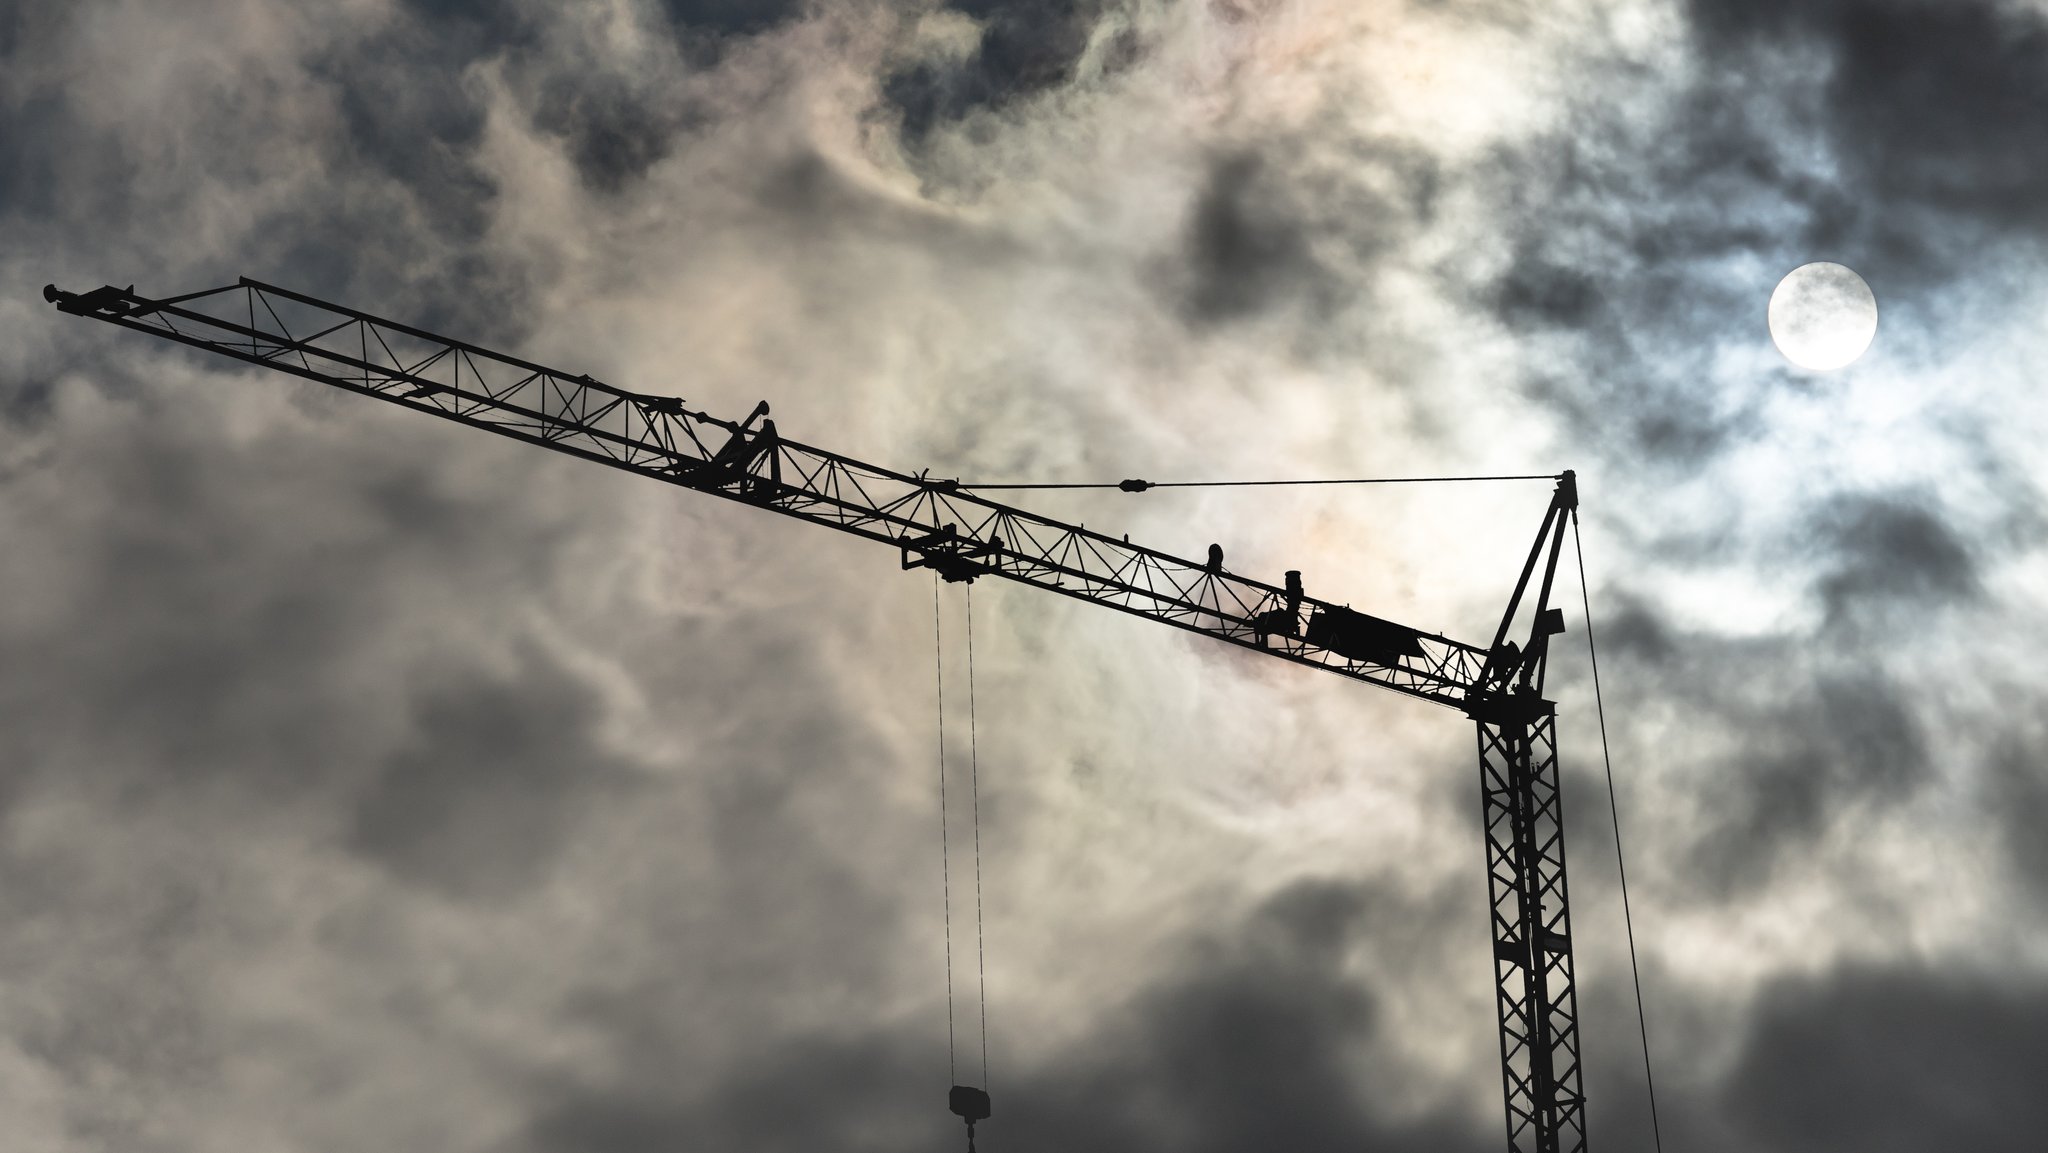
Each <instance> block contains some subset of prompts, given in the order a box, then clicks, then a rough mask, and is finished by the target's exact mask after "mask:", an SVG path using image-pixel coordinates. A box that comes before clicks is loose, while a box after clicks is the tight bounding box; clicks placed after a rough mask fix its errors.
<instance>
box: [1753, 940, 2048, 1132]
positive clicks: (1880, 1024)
mask: <svg viewBox="0 0 2048 1153" xmlns="http://www.w3.org/2000/svg"><path fill="white" fill-rule="evenodd" d="M2044 1081H2048V989H2044V988H2043V987H2042V986H2040V985H2039V984H2012V983H2002V982H1999V981H1995V980H1991V979H1972V978H1970V977H1968V976H1958V975H1944V974H1939V973H1933V972H1928V971H1925V970H1920V969H1914V968H1850V969H1846V970H1840V971H1834V972H1829V973H1826V974H1824V975H1822V976H1820V977H1815V978H1796V979H1791V980H1786V981H1783V982H1780V983H1778V984H1776V985H1774V986H1773V987H1771V988H1769V989H1767V990H1766V991H1765V993H1764V996H1763V998H1762V1001H1761V1003H1760V1004H1759V1006H1758V1008H1757V1010H1756V1016H1755V1019H1754V1021H1753V1022H1752V1023H1751V1027H1750V1035H1749V1039H1748V1042H1747V1044H1746V1046H1745V1048H1744V1050H1743V1053H1742V1056H1741V1057H1740V1058H1739V1060H1738V1061H1737V1063H1736V1066H1735V1068H1734V1071H1733V1073H1732V1074H1731V1076H1730V1078H1729V1081H1728V1085H1727V1088H1726V1089H1725V1090H1724V1092H1723V1093H1722V1094H1721V1096H1720V1100H1719V1102H1718V1104H1719V1106H1720V1108H1721V1109H1723V1110H1725V1113H1724V1114H1723V1119H1724V1120H1725V1123H1726V1124H1727V1126H1728V1127H1729V1128H1730V1129H1732V1130H1734V1135H1735V1136H1736V1138H1737V1140H1738V1142H1739V1143H1740V1144H1741V1145H1743V1146H1744V1147H1747V1148H1753V1149H1759V1150H1765V1151H1778V1150H1786V1151H1790V1150H1801V1151H1811V1153H1834V1151H1837V1150H1840V1151H1844V1153H1846V1151H1848V1150H1855V1151H1856V1153H1920V1151H1922V1150H1926V1149H1935V1148H1949V1149H1971V1150H1985V1151H1986V1153H2005V1151H2011V1153H2020V1151H2021V1150H2033V1149H2038V1148H2040V1144H2041V1133H2042V1128H2043V1126H2044V1125H2048V1104H2044V1102H2043V1098H2042V1096H2041V1092H2040V1087H2041V1085H2042V1084H2043V1083H2044Z"/></svg>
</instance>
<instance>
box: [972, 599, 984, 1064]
mask: <svg viewBox="0 0 2048 1153" xmlns="http://www.w3.org/2000/svg"><path fill="white" fill-rule="evenodd" d="M967 771H968V781H969V782H970V785H971V789H972V796H973V801H974V808H973V813H974V951H975V959H976V961H977V963H978V965H979V967H980V970H981V975H980V978H979V980H980V985H981V1087H982V1089H983V1090H984V1091H985V1090H987V1089H988V944H987V939H986V937H985V936H984V933H983V930H982V922H983V917H982V911H981V751H980V738H979V737H978V736H977V735H976V732H975V720H974V585H973V584H972V583H969V584H968V586H967Z"/></svg>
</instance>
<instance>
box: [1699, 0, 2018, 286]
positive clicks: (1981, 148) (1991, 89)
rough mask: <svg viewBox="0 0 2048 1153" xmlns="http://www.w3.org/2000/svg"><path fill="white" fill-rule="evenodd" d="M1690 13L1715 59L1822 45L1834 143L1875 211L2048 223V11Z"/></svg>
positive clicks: (1708, 2)
mask: <svg viewBox="0 0 2048 1153" xmlns="http://www.w3.org/2000/svg"><path fill="white" fill-rule="evenodd" d="M1689 10H1690V12H1691V14H1692V18H1693V21H1694V24H1695V26H1696V27H1697V28H1698V30H1699V32H1700V38H1701V42H1702V44H1703V45H1704V46H1705V48H1706V49H1707V51H1708V53H1709V63H1710V65H1711V66H1713V67H1717V68H1721V67H1730V66H1736V67H1740V65H1741V62H1742V59H1743V57H1744V56H1746V55H1749V56H1753V55H1754V54H1756V53H1759V52H1763V51H1774V50H1782V49H1783V48H1784V47H1785V46H1786V44H1787V42H1788V41H1791V42H1793V43H1799V44H1803V45H1808V46H1811V47H1814V48H1816V49H1818V50H1819V51H1820V52H1821V53H1822V54H1823V56H1824V58H1825V65H1826V67H1828V68H1829V69H1830V70H1829V72H1828V74H1827V80H1826V88H1825V114H1826V117H1827V131H1828V139H1829V142H1830V144H1831V145H1832V146H1833V147H1834V148H1835V149H1836V150H1837V152H1838V153H1839V154H1840V155H1841V156H1842V158H1843V159H1845V160H1846V161H1848V163H1849V170H1848V172H1847V173H1846V174H1845V184H1846V185H1848V186H1849V187H1851V188H1853V189H1854V190H1855V195H1856V197H1857V198H1858V199H1859V200H1870V201H1874V204H1872V207H1871V211H1872V212H1873V213H1874V214H1879V215H1882V214H1885V213H1887V212H1892V211H1897V210H1899V209H1902V208H1907V207H1911V206H1924V207H1927V208H1931V209H1935V210H1938V211H1940V212H1942V213H1945V214H1949V215H1950V216H1952V217H1953V218H1955V219H1956V220H1958V221H1967V222H1968V224H1967V228H1968V229H1970V230H1975V229H1977V228H1979V227H1981V226H1983V225H1985V224H1989V225H1992V226H1994V227H1995V226H1997V225H2020V226H2024V227H2026V228H2028V229H2031V230H2039V229H2041V228H2043V227H2044V226H2048V168H2044V166H2043V165H2042V163H2041V160H2042V149H2041V143H2040V135H2039V133H2038V131H2037V130H2036V129H2037V126H2038V125H2039V124H2040V122H2041V121H2042V119H2043V118H2044V117H2048V19H2044V17H2043V16H2042V14H2041V13H2039V12H2038V11H2034V10H2031V9H2026V8H2023V7H2021V6H2019V5H2016V4H2006V3H1994V2H1990V0H1939V2H1933V0H1691V3H1690V5H1689ZM1892 239H1893V240H1895V241H1900V242H1905V241H1906V240H1907V234H1906V233H1904V232H1903V231H1899V232H1894V233H1893V234H1892ZM1922 255H1924V256H1926V257H1927V258H1929V259H1935V260H1937V262H1938V263H1942V264H1945V265H1947V264H1949V262H1950V261H1953V260H1954V259H1955V257H1954V255H1950V256H1948V257H1947V258H1946V259H1941V258H1940V256H1939V254H1938V253H1937V252H1936V251H1933V250H1931V249H1930V250H1929V251H1927V252H1925V253H1923V254H1922ZM1949 266H1950V267H1951V268H1952V267H1953V265H1949Z"/></svg>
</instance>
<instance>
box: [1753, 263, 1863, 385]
mask: <svg viewBox="0 0 2048 1153" xmlns="http://www.w3.org/2000/svg"><path fill="white" fill-rule="evenodd" d="M1770 323H1771V340H1772V341H1774V342H1775V343H1776V344H1777V346H1778V351H1779V352H1782V353H1784V354H1785V359H1786V360H1789V361H1791V362H1792V363H1793V364H1796V365H1798V366H1799V367H1801V368H1803V369H1806V370H1808V371H1810V372H1832V371H1834V370H1835V369H1838V368H1841V367H1843V366H1844V365H1847V364H1849V363H1850V362H1852V361H1854V360H1855V359H1856V358H1857V357H1859V356H1862V355H1863V353H1864V352H1865V351H1866V350H1867V349H1869V347H1870V342H1871V341H1872V340H1874V339H1876V337H1877V297H1876V296H1875V295H1874V294H1873V293H1872V292H1871V291H1870V286H1869V285H1868V284H1865V283H1863V278H1862V277H1860V276H1858V275H1856V272H1855V270H1854V269H1850V268H1845V267H1843V266H1842V265H1839V264H1829V263H1827V262H1825V261H1823V262H1820V263H1817V264H1803V265H1801V266H1799V267H1798V268H1795V269H1793V270H1792V271H1791V272H1790V273H1789V274H1787V275H1786V277H1785V279H1783V280H1781V281H1779V282H1778V287H1777V290H1776V291H1774V292H1772V293H1771V307H1770Z"/></svg>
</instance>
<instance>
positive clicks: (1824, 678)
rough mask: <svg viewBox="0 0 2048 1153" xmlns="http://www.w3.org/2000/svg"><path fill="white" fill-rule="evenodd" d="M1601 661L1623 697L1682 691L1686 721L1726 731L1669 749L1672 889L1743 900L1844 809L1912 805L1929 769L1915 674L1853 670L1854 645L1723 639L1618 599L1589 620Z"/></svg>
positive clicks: (1684, 894) (1664, 752)
mask: <svg viewBox="0 0 2048 1153" xmlns="http://www.w3.org/2000/svg"><path fill="white" fill-rule="evenodd" d="M1600 641H1601V657H1602V660H1601V663H1602V665H1603V668H1604V667H1606V666H1608V665H1610V664H1611V665H1612V666H1613V667H1614V668H1615V669H1617V670H1619V675H1617V676H1616V678H1615V679H1616V682H1617V683H1619V684H1623V685H1627V686H1630V687H1629V689H1628V690H1627V697H1628V699H1629V700H1631V701H1649V700H1670V701H1683V702H1684V719H1683V723H1684V726H1685V728H1686V730H1687V731H1698V732H1705V733H1714V734H1729V735H1735V736H1736V739H1734V740H1732V741H1727V742H1716V743H1715V746H1714V747H1715V748H1716V749H1717V750H1718V751H1716V752H1715V753H1713V754H1711V755H1704V756H1703V755H1701V754H1699V753H1693V752H1685V751H1682V750H1681V749H1680V748H1678V747H1673V748H1670V749H1659V748H1657V747H1655V746H1652V747H1648V748H1646V749H1645V750H1644V751H1643V752H1642V753H1641V754H1640V755H1642V756H1644V757H1646V758H1650V759H1649V761H1648V762H1647V763H1651V764H1655V763H1658V762H1659V761H1661V760H1665V759H1668V757H1669V755H1670V754H1671V753H1672V752H1679V753H1680V755H1681V756H1683V757H1684V759H1685V761H1686V763H1687V764H1688V766H1689V767H1688V769H1687V772H1688V774H1689V775H1690V776H1691V777H1692V782H1691V784H1690V785H1689V786H1688V789H1687V793H1688V795H1689V797H1690V801H1691V803H1692V804H1693V805H1694V806H1696V807H1695V808H1693V809H1692V810H1690V811H1689V813H1688V817H1687V819H1686V820H1684V821H1682V822H1674V823H1672V824H1671V825H1669V826H1667V827H1666V830H1667V831H1666V834H1665V835H1667V836H1671V837H1675V838H1677V840H1676V841H1675V842H1674V843H1672V844H1670V845H1667V846H1666V847H1665V848H1664V849H1663V850H1662V851H1660V854H1659V855H1660V856H1665V857H1666V858H1667V859H1671V860H1679V861H1683V862H1684V864H1683V866H1682V868H1680V869H1679V870H1678V873H1677V875H1675V876H1674V877H1673V878H1672V888H1671V890H1670V892H1671V894H1672V895H1673V896H1677V897H1681V898H1683V899H1686V900H1693V899H1701V900H1706V901H1710V902H1717V903H1725V902H1741V901H1745V900H1749V899H1753V898H1754V897H1755V896H1756V895H1757V894H1758V893H1759V892H1761V891H1764V890H1765V889H1767V888H1768V886H1769V885H1770V884H1772V883H1773V882H1774V881H1775V880H1778V879H1780V878H1781V875H1782V874H1781V870H1784V869H1787V868H1803V867H1806V866H1808V865H1810V864H1811V862H1810V860H1808V859H1807V854H1809V853H1811V852H1812V851H1814V850H1815V848H1816V846H1818V845H1819V844H1821V843H1822V841H1823V839H1824V836H1825V834H1826V832H1827V831H1828V830H1829V829H1830V828H1831V827H1832V826H1833V825H1834V823H1835V822H1838V821H1840V820H1843V819H1845V818H1846V819H1854V818H1855V817H1856V816H1858V815H1859V814H1862V813H1865V812H1868V811H1870V810H1873V809H1875V810H1884V809H1889V808H1897V807H1898V806H1901V805H1905V804H1907V803H1909V802H1911V801H1912V800H1913V799H1914V798H1915V797H1916V796H1917V795H1918V794H1919V792H1920V790H1922V789H1923V788H1925V787H1926V786H1927V785H1928V784H1929V782H1930V781H1931V780H1932V779H1933V775H1934V769H1935V766H1936V763H1937V750H1936V749H1934V748H1933V747H1932V746H1931V744H1930V741H1929V738H1928V735H1927V723H1928V722H1927V718H1926V715H1925V710H1926V705H1925V702H1924V699H1923V698H1922V697H1921V696H1920V695H1919V694H1918V693H1917V692H1916V689H1915V685H1914V683H1913V682H1911V681H1909V680H1905V679H1902V678H1900V677H1898V676H1896V675H1894V674H1892V673H1890V672H1888V671H1887V670H1885V669H1883V668H1882V667H1868V668H1859V667H1858V664H1859V660H1858V653H1859V652H1860V651H1861V650H1862V646H1861V645H1859V644H1858V643H1857V642H1856V641H1854V640H1849V639H1846V638H1845V639H1843V640H1836V641H1831V642H1817V641H1815V640H1813V639H1810V638H1805V637H1799V636H1790V637H1787V636H1768V637H1760V638H1744V639H1729V638H1725V637H1717V636H1714V635H1711V634H1708V633H1702V632H1698V631H1689V630H1683V629H1680V628H1678V627H1676V626H1674V625H1672V624H1671V623H1670V622H1668V621H1665V620H1663V619H1662V618H1661V617H1660V616H1659V614H1658V613H1657V612H1656V611H1654V610H1652V609H1650V608H1648V607H1646V606H1643V605H1641V604H1633V605H1632V604H1628V603H1627V602H1624V603H1623V604H1622V605H1621V606H1620V611H1619V612H1611V613H1610V614H1609V616H1608V618H1607V619H1604V620H1603V621H1602V622H1601V626H1600Z"/></svg>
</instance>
